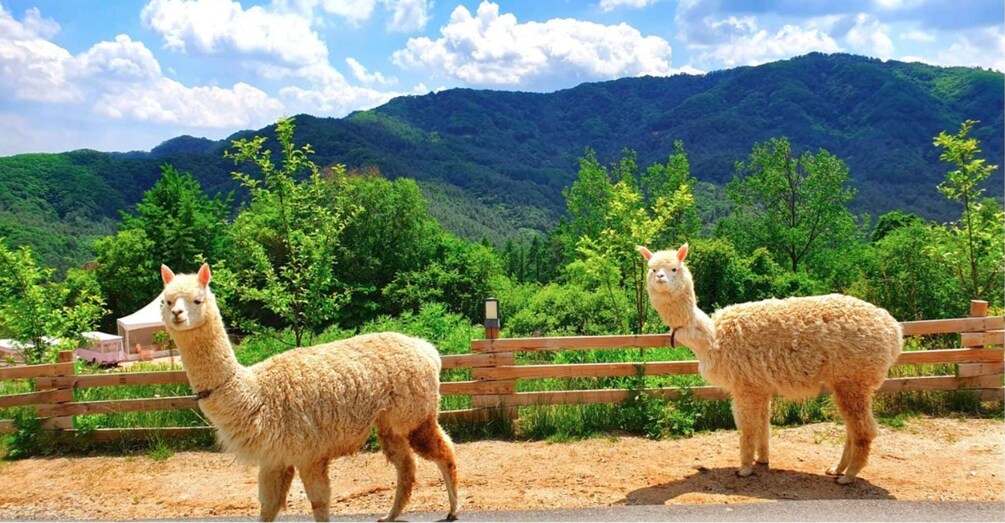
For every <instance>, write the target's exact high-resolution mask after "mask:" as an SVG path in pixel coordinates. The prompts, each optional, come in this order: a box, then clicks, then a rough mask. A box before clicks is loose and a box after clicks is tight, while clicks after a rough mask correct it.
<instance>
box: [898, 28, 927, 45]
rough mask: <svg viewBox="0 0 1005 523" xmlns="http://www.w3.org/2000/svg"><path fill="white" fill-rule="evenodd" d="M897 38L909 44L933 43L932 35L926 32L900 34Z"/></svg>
mask: <svg viewBox="0 0 1005 523" xmlns="http://www.w3.org/2000/svg"><path fill="white" fill-rule="evenodd" d="M899 37H900V39H901V40H907V41H910V42H921V43H924V44H928V43H932V42H934V41H935V35H934V34H932V33H930V32H926V31H918V30H917V29H914V30H911V31H905V32H903V33H900V35H899Z"/></svg>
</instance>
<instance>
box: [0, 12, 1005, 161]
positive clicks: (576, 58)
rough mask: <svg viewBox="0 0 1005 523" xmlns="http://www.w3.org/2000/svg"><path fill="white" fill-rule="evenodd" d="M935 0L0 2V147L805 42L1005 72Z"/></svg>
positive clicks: (1002, 40)
mask: <svg viewBox="0 0 1005 523" xmlns="http://www.w3.org/2000/svg"><path fill="white" fill-rule="evenodd" d="M1003 11H1005V7H1003V4H1002V2H1001V1H1000V0H996V1H972V0H955V1H934V0H845V1H828V0H754V1H741V0H710V1H699V0H588V1H571V0H565V1H559V0H555V1H550V0H522V1H511V2H505V1H499V2H495V3H493V2H488V1H482V2H478V1H459V0H452V1H448V0H270V1H254V2H253V1H249V0H142V1H140V0H128V1H127V0H72V1H66V0H0V131H2V133H3V139H0V155H10V154H17V153H23V152H54V151H65V150H71V149H78V148H91V149H98V150H105V151H126V150H148V149H150V148H151V147H154V146H156V145H157V144H158V143H160V142H162V141H164V140H166V139H168V138H171V137H174V136H178V135H181V134H190V135H194V136H205V137H208V138H212V139H219V138H223V137H226V136H227V135H229V134H231V133H233V132H234V131H237V130H240V129H248V128H253V129H257V128H260V127H262V126H264V125H267V124H268V123H270V122H272V121H274V120H275V119H276V118H277V117H279V116H282V115H293V114H299V113H310V114H314V115H318V116H335V117H341V116H344V115H346V114H348V113H349V112H351V111H354V110H358V109H367V108H371V107H375V106H377V105H380V104H382V103H384V102H386V101H387V100H389V99H391V98H393V97H395V96H402V95H413V94H425V93H428V92H430V91H432V90H439V89H445V88H452V87H471V88H483V89H505V90H521V91H554V90H557V89H564V88H568V87H573V86H575V85H578V84H580V83H582V82H587V81H602V80H609V79H614V78H621V77H626V76H641V75H647V74H648V75H661V76H665V75H672V74H681V73H685V74H701V73H703V72H707V71H712V70H717V69H725V68H730V67H736V66H741V65H756V64H761V63H765V62H770V61H774V60H778V59H784V58H789V57H792V56H798V55H801V54H805V53H808V52H811V51H822V52H850V53H855V54H862V55H867V56H873V57H878V58H882V59H896V60H905V61H921V62H926V63H931V64H937V65H947V66H948V65H968V66H981V67H985V68H993V69H997V70H999V71H1002V70H1003V69H1005V28H1003V18H1005V15H1003Z"/></svg>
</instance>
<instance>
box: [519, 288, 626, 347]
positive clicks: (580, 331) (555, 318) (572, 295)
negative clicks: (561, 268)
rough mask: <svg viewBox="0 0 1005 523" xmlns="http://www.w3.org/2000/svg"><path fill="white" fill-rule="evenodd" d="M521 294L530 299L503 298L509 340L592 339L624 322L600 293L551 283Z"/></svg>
mask: <svg viewBox="0 0 1005 523" xmlns="http://www.w3.org/2000/svg"><path fill="white" fill-rule="evenodd" d="M519 291H522V292H528V291H529V292H528V294H529V296H527V297H524V298H523V299H521V298H520V297H517V296H515V295H514V294H515V292H513V291H510V292H505V293H503V294H501V295H500V307H501V311H500V315H501V317H502V318H503V328H504V331H503V335H504V336H506V337H510V338H519V337H530V336H589V335H599V334H606V333H611V332H616V331H617V329H618V328H620V325H621V321H622V320H621V318H620V317H619V316H617V315H616V313H615V312H614V311H612V310H611V308H610V306H609V304H608V301H607V296H606V295H605V294H604V293H603V292H602V291H600V290H591V289H587V288H584V287H581V286H579V285H576V284H565V285H561V284H557V283H550V284H548V285H544V286H526V287H524V288H521V289H519ZM521 301H522V302H523V303H522V304H521V303H520V302H521Z"/></svg>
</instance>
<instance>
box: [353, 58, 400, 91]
mask: <svg viewBox="0 0 1005 523" xmlns="http://www.w3.org/2000/svg"><path fill="white" fill-rule="evenodd" d="M345 63H346V65H348V66H349V70H350V71H352V75H353V76H355V77H356V79H357V80H359V81H360V82H363V83H364V84H379V85H393V84H395V83H397V82H398V79H397V78H395V77H393V76H392V77H386V76H384V75H383V74H381V73H380V72H379V71H374V72H372V73H371V72H369V71H368V70H367V68H366V67H364V66H363V64H361V63H359V62H358V61H356V59H355V58H352V57H350V58H346V59H345Z"/></svg>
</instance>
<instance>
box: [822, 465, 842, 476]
mask: <svg viewBox="0 0 1005 523" xmlns="http://www.w3.org/2000/svg"><path fill="white" fill-rule="evenodd" d="M824 474H827V475H828V476H840V475H841V472H839V471H838V468H837V467H831V468H829V469H827V470H826V471H825V472H824Z"/></svg>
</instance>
